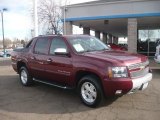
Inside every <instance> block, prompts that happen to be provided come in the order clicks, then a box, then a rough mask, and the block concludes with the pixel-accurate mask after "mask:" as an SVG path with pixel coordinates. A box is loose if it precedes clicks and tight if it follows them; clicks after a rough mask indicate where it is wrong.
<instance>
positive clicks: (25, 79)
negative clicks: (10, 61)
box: [19, 67, 33, 86]
mask: <svg viewBox="0 0 160 120" xmlns="http://www.w3.org/2000/svg"><path fill="white" fill-rule="evenodd" d="M19 77H20V82H21V83H22V85H24V86H29V85H31V84H32V83H33V80H32V77H31V76H30V75H29V73H28V70H27V68H26V67H21V68H20V73H19Z"/></svg>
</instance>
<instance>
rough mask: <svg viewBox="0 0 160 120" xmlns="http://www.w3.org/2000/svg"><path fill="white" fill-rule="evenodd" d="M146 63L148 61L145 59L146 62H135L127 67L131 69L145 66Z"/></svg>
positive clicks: (147, 63)
mask: <svg viewBox="0 0 160 120" xmlns="http://www.w3.org/2000/svg"><path fill="white" fill-rule="evenodd" d="M148 65H149V61H148V60H147V61H146V62H143V63H137V64H133V65H129V66H128V69H129V70H132V69H137V68H141V67H145V66H148Z"/></svg>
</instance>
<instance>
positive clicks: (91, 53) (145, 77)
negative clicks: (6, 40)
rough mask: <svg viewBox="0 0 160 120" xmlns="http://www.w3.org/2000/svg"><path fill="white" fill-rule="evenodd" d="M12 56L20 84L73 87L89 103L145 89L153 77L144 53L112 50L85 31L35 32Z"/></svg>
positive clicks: (91, 105)
mask: <svg viewBox="0 0 160 120" xmlns="http://www.w3.org/2000/svg"><path fill="white" fill-rule="evenodd" d="M11 59H12V66H13V69H14V70H15V71H16V72H17V73H18V74H19V76H20V81H21V83H22V85H24V86H29V85H31V84H33V82H34V81H37V82H41V83H45V84H49V85H53V86H56V87H60V88H63V89H74V88H76V90H77V91H78V93H79V95H80V98H81V100H82V102H83V103H84V104H85V105H87V106H90V107H95V106H97V105H98V104H99V103H100V102H101V101H102V98H103V97H104V96H113V95H118V94H126V93H133V92H135V91H137V90H144V89H145V88H147V86H148V83H149V81H151V79H152V73H151V71H150V69H149V61H148V58H147V57H146V56H143V55H139V54H131V53H127V52H124V51H114V50H111V49H110V48H109V47H107V46H106V45H105V44H104V43H102V42H101V41H100V40H99V39H97V38H95V37H92V36H88V35H69V36H61V35H59V36H56V35H53V36H38V37H35V38H33V39H32V40H31V41H30V42H29V43H28V44H27V45H26V47H25V48H23V49H18V50H14V51H13V53H12V56H11Z"/></svg>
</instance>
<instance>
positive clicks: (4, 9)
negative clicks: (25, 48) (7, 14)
mask: <svg viewBox="0 0 160 120" xmlns="http://www.w3.org/2000/svg"><path fill="white" fill-rule="evenodd" d="M4 11H7V9H6V8H3V9H2V10H0V12H1V17H2V35H3V52H4V55H3V57H5V56H6V53H5V45H4V24H3V12H4Z"/></svg>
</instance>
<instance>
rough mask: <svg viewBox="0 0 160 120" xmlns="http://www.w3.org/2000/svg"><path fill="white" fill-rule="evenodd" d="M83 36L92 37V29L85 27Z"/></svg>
mask: <svg viewBox="0 0 160 120" xmlns="http://www.w3.org/2000/svg"><path fill="white" fill-rule="evenodd" d="M83 34H87V35H90V28H89V27H84V28H83Z"/></svg>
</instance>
